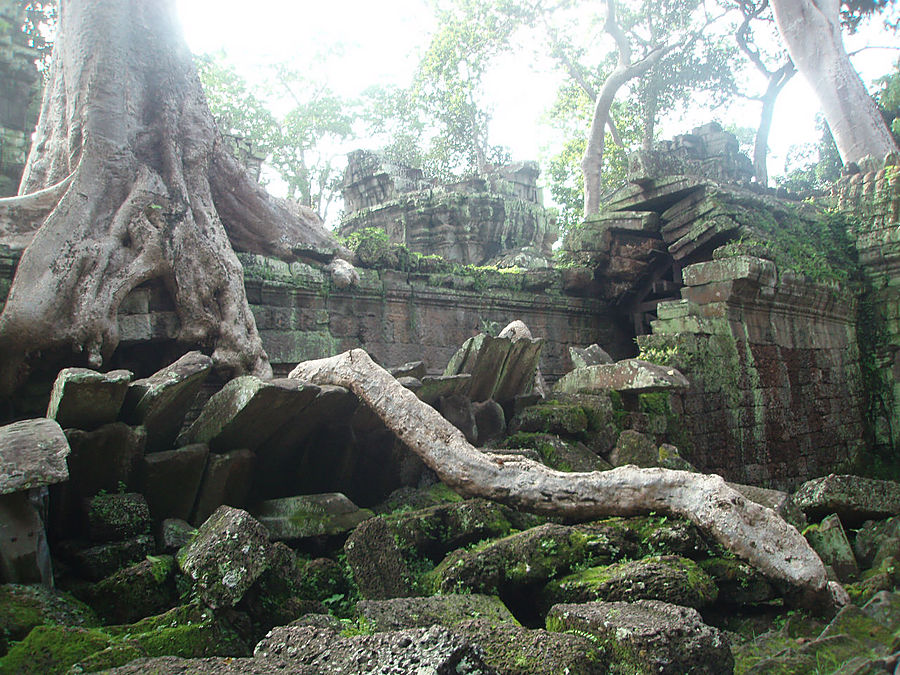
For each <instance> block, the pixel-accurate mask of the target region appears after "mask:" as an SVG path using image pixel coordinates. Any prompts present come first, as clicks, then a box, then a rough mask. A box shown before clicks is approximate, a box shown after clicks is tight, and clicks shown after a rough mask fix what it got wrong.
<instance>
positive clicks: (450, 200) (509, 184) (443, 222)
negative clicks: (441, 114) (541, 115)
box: [340, 150, 557, 265]
mask: <svg viewBox="0 0 900 675" xmlns="http://www.w3.org/2000/svg"><path fill="white" fill-rule="evenodd" d="M538 174H539V170H538V168H537V164H536V163H535V162H520V163H516V164H510V165H506V166H501V167H497V168H495V169H492V170H490V171H487V172H485V173H483V174H480V175H478V176H475V177H472V178H469V179H467V180H463V181H460V182H457V183H452V184H441V185H440V186H438V185H436V183H434V182H433V181H430V180H428V179H426V177H425V176H424V175H423V174H422V172H421V171H420V170H418V169H414V168H411V167H407V166H403V165H399V164H395V163H391V162H388V161H386V160H385V159H384V158H383V157H381V156H380V155H378V154H376V153H371V152H366V151H362V150H358V151H356V152H352V153H350V155H349V156H348V158H347V170H346V173H345V175H344V182H343V185H342V192H343V196H344V204H345V210H346V215H345V216H344V219H343V222H342V224H341V227H340V234H341V235H342V236H347V235H349V234H352V233H354V232H359V231H361V230H363V229H365V228H371V227H374V228H378V229H381V230H384V231H385V232H387V234H388V238H389V239H390V241H391V242H392V243H396V244H402V245H404V246H406V247H407V248H408V249H409V250H410V251H414V252H416V253H422V254H426V255H429V254H437V255H440V256H442V257H444V258H446V259H447V260H453V261H456V262H460V263H463V264H472V265H482V264H485V263H487V262H489V261H490V260H491V259H493V258H496V257H497V256H501V255H503V254H507V253H510V252H516V251H518V250H520V249H523V248H524V249H528V252H529V253H530V254H531V256H536V257H540V256H549V255H550V253H551V247H552V246H553V243H554V242H555V241H556V237H557V230H556V223H555V221H554V220H553V219H552V218H551V215H550V212H549V211H548V210H547V209H545V208H544V206H543V203H542V196H541V192H540V189H539V188H538V187H537V177H538ZM544 265H546V262H545V263H544Z"/></svg>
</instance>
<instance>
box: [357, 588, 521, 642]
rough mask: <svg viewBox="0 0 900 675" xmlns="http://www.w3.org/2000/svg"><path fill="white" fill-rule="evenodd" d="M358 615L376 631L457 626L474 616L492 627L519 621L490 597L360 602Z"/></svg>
mask: <svg viewBox="0 0 900 675" xmlns="http://www.w3.org/2000/svg"><path fill="white" fill-rule="evenodd" d="M356 610H357V612H358V613H359V616H361V617H363V618H364V619H365V620H366V621H368V622H369V623H370V624H371V625H372V627H373V629H374V630H375V632H378V633H380V632H383V631H390V630H400V629H402V628H427V627H428V626H433V625H439V626H447V627H451V626H455V625H456V624H458V623H460V622H462V621H468V620H469V619H471V618H472V617H479V618H482V619H485V620H487V621H489V622H490V623H492V624H497V623H510V624H516V623H517V622H516V620H515V618H514V617H513V615H512V614H511V613H510V611H509V610H508V609H507V608H506V605H504V604H503V603H502V602H501V601H500V599H499V598H497V597H495V596H491V595H479V594H477V593H473V594H468V595H453V594H449V595H434V596H431V597H428V598H392V599H390V600H360V601H359V602H358V603H357V605H356Z"/></svg>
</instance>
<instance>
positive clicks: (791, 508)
mask: <svg viewBox="0 0 900 675" xmlns="http://www.w3.org/2000/svg"><path fill="white" fill-rule="evenodd" d="M729 485H730V486H731V487H732V488H734V489H735V490H737V491H738V492H740V493H741V494H742V495H744V496H745V497H746V498H747V499H749V500H750V501H753V502H756V503H757V504H760V505H762V506H765V507H768V508H770V509H772V510H773V511H774V512H775V513H777V514H778V515H779V516H781V517H782V518H784V519H785V520H786V521H787V522H789V523H790V524H791V525H793V526H794V527H796V528H797V529H798V530H800V531H801V532H802V531H803V529H804V528H805V527H806V525H807V522H806V516H805V515H804V514H803V511H801V510H800V509H799V508H797V505H796V504H795V503H794V500H793V499H791V495H789V494H788V493H787V492H782V491H781V490H769V489H767V488H761V487H757V486H755V485H741V484H740V483H729Z"/></svg>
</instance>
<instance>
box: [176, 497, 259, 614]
mask: <svg viewBox="0 0 900 675" xmlns="http://www.w3.org/2000/svg"><path fill="white" fill-rule="evenodd" d="M269 546H270V544H269V535H268V532H267V531H266V528H264V527H263V526H262V525H260V524H259V523H258V522H257V521H255V520H254V519H253V518H252V517H251V516H250V514H249V513H247V512H246V511H242V510H240V509H233V508H231V507H229V506H221V507H219V508H218V509H217V510H216V512H215V513H213V515H212V516H210V517H209V519H207V520H206V522H204V523H203V525H201V526H200V529H199V530H198V531H197V536H196V537H194V539H193V540H192V541H191V542H190V543H189V544H188V545H187V546H185V547H184V548H183V549H181V550H180V551H179V552H178V558H177V559H178V566H179V567H180V568H181V571H182V572H184V573H185V574H187V575H188V576H189V577H191V579H193V580H194V583H195V585H196V588H197V590H198V592H199V593H200V596H201V597H202V598H203V599H204V601H205V602H206V603H208V604H209V606H210V607H212V608H214V609H215V608H218V607H230V606H232V605H234V604H236V603H237V602H238V601H239V600H240V599H241V598H242V597H243V596H244V593H246V592H247V589H248V588H250V586H252V585H253V582H254V581H256V579H257V578H258V577H259V575H260V574H262V573H263V571H264V570H265V569H266V567H267V566H268V564H269V561H268V552H269Z"/></svg>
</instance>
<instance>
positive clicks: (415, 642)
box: [254, 626, 493, 675]
mask: <svg viewBox="0 0 900 675" xmlns="http://www.w3.org/2000/svg"><path fill="white" fill-rule="evenodd" d="M254 656H256V657H257V658H258V659H265V660H267V661H276V662H281V661H285V662H287V663H289V664H290V666H291V668H293V667H294V666H295V664H296V665H297V666H314V667H315V668H317V669H318V670H317V671H316V672H319V673H323V674H326V673H335V674H338V673H340V674H343V673H350V672H362V673H452V672H454V671H456V672H460V670H459V667H460V666H462V667H463V668H464V669H465V672H466V673H469V674H470V675H479V674H483V675H488V674H489V673H492V672H493V670H492V669H490V668H488V667H487V666H485V665H484V662H483V661H482V659H481V657H480V656H479V654H478V651H477V649H476V648H475V646H474V645H473V644H472V643H471V642H469V640H468V639H466V638H464V637H462V636H461V635H457V634H456V633H454V632H453V631H452V630H450V629H448V628H444V627H443V626H430V627H428V628H411V629H408V630H401V631H393V632H389V633H375V634H374V635H355V636H353V637H341V636H340V635H339V634H337V633H335V632H334V631H331V630H328V629H317V628H313V627H310V626H304V627H295V626H280V627H278V628H275V629H273V630H272V631H270V632H269V634H268V635H267V636H266V637H265V638H263V640H262V641H261V642H260V643H259V644H258V645H256V649H255V650H254ZM463 664H464V665H463Z"/></svg>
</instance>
